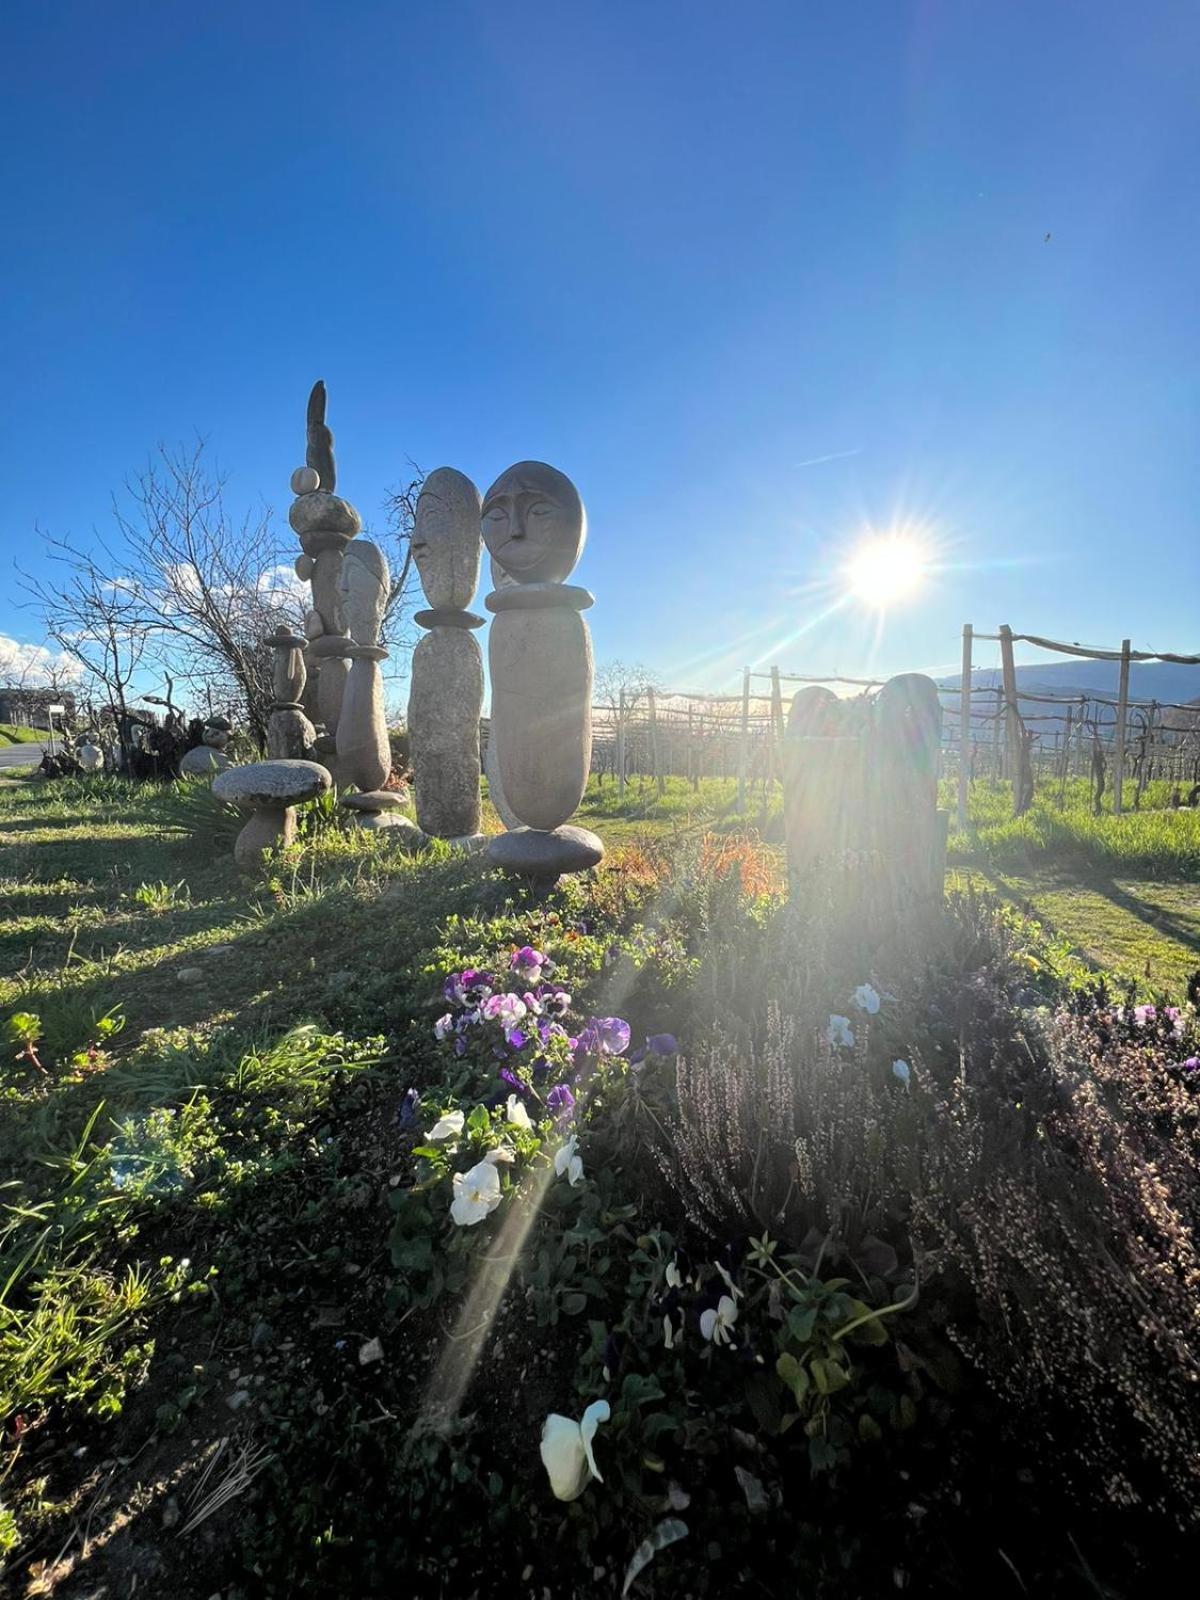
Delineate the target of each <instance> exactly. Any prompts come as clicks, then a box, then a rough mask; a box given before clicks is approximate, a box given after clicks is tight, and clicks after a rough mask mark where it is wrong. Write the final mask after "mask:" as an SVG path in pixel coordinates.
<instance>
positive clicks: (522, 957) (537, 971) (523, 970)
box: [509, 944, 546, 983]
mask: <svg viewBox="0 0 1200 1600" xmlns="http://www.w3.org/2000/svg"><path fill="white" fill-rule="evenodd" d="M545 961H546V958H545V956H544V955H543V954H542V952H541V951H540V950H535V949H534V948H533V946H532V945H531V944H527V945H523V946H522V947H521V949H520V950H516V951H514V952H513V958H512V961H511V962H510V963H509V965H510V966H511V967H512V970H513V972H514V974H515V975H516V976H517V977H518V978H521V979H522V980H523V981H524V982H525V983H536V982H537V980H538V978H539V977H540V976H541V972H542V967H543V965H544V964H545Z"/></svg>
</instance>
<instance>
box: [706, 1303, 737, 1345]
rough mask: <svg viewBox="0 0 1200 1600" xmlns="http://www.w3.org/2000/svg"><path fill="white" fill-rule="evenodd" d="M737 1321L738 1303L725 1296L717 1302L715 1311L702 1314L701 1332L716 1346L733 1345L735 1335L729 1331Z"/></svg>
mask: <svg viewBox="0 0 1200 1600" xmlns="http://www.w3.org/2000/svg"><path fill="white" fill-rule="evenodd" d="M737 1319H738V1308H737V1302H736V1301H735V1300H734V1299H733V1298H732V1296H731V1295H727V1294H723V1295H722V1296H721V1298H720V1299H719V1300H718V1301H717V1308H716V1310H715V1311H712V1310H709V1311H702V1312H701V1313H700V1332H701V1333H702V1334H703V1335H704V1337H705V1338H706V1339H711V1340H712V1342H713V1343H714V1344H732V1343H733V1334H732V1333H731V1332H730V1331H729V1330H730V1329H731V1328H732V1327H733V1325H734V1323H735V1322H736V1321H737Z"/></svg>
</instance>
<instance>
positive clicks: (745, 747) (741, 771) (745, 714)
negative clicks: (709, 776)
mask: <svg viewBox="0 0 1200 1600" xmlns="http://www.w3.org/2000/svg"><path fill="white" fill-rule="evenodd" d="M749 773H750V668H749V667H747V668H746V669H745V670H744V672H743V673H742V739H741V749H740V751H739V752H738V788H737V808H738V815H739V816H742V815H744V813H745V810H746V779H747V777H748V776H749Z"/></svg>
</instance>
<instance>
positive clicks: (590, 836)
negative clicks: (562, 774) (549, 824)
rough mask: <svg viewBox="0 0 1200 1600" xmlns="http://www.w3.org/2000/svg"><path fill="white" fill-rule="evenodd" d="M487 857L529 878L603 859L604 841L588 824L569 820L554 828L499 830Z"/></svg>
mask: <svg viewBox="0 0 1200 1600" xmlns="http://www.w3.org/2000/svg"><path fill="white" fill-rule="evenodd" d="M488 860H489V861H491V862H492V863H493V864H494V865H495V866H497V867H503V868H504V869H505V870H506V871H508V872H519V873H521V874H522V875H523V876H527V877H531V878H557V877H558V876H559V875H560V874H561V873H564V872H585V871H586V870H587V869H588V867H594V866H597V865H598V864H599V863H600V862H601V861H603V860H604V845H603V843H602V842H601V841H600V839H598V838H597V836H596V835H595V834H594V833H592V832H591V830H590V829H588V828H577V827H572V826H571V825H570V824H569V823H568V824H565V825H563V826H561V827H557V828H555V829H554V830H553V832H543V831H542V830H541V829H538V828H514V829H512V830H511V832H509V833H498V834H496V836H495V837H494V838H493V839H492V840H491V842H490V843H489V845H488Z"/></svg>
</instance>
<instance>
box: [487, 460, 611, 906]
mask: <svg viewBox="0 0 1200 1600" xmlns="http://www.w3.org/2000/svg"><path fill="white" fill-rule="evenodd" d="M586 537H587V518H586V515H585V513H584V509H583V502H582V501H581V500H580V498H579V491H578V490H577V489H576V488H575V485H574V484H573V483H572V482H571V480H570V479H569V478H568V477H566V476H565V475H564V474H563V473H561V472H559V471H557V470H556V469H555V468H554V467H550V466H547V465H546V464H545V462H541V461H522V462H519V463H518V464H517V465H516V466H513V467H509V469H508V470H507V472H504V473H502V474H501V475H500V477H499V478H497V480H496V482H495V483H494V484H493V485H492V487H491V488H490V489H489V490H488V492H487V494H486V495H485V496H484V500H483V538H484V542H485V544H486V545H487V547H488V552H489V554H490V555H491V556H492V557H493V560H494V562H495V564H496V565H497V566H498V567H499V568H500V570H501V572H502V573H504V574H505V575H506V576H507V577H510V578H511V579H513V583H512V584H511V585H501V586H498V587H497V588H496V589H495V590H493V592H492V593H491V594H489V595H488V597H487V600H486V601H485V604H486V606H487V608H488V610H489V611H491V612H492V613H493V614H494V616H495V621H494V622H493V623H492V628H491V636H490V638H489V641H488V661H489V666H490V669H491V678H492V727H493V729H494V731H495V736H496V745H497V762H498V765H499V770H500V778H501V782H502V785H503V791H504V798H505V800H506V802H507V805H508V807H509V808H510V810H511V811H512V813H513V815H514V816H515V817H516V818H517V819H518V820H519V821H520V822H521V823H523V824H524V826H523V827H520V828H517V829H515V830H513V831H511V832H509V833H502V834H498V835H497V836H496V838H494V839H493V840H492V841H491V843H490V844H489V846H488V857H489V859H490V860H491V861H493V862H494V863H495V864H496V865H497V866H500V867H505V868H507V869H508V870H510V871H513V872H519V873H522V874H524V875H526V876H529V877H532V878H534V879H535V880H539V881H542V882H546V881H553V880H554V879H555V878H557V877H558V875H559V874H560V873H563V872H579V871H582V870H583V869H584V868H586V867H591V866H595V864H596V863H597V862H598V861H600V860H602V859H603V856H604V846H603V844H602V843H601V842H600V840H599V839H598V838H597V837H596V835H595V834H594V833H591V832H589V831H588V830H587V829H586V828H577V827H569V826H566V823H567V819H568V818H569V817H570V816H571V815H572V814H573V813H574V811H575V809H576V807H577V806H578V805H579V802H580V800H581V799H582V798H583V791H584V789H585V788H586V786H587V779H588V771H589V768H590V766H591V755H592V713H591V703H592V644H591V636H590V634H589V633H588V627H587V623H586V622H584V620H583V617H582V616H581V615H580V613H581V612H583V611H585V610H586V609H587V608H588V607H589V606H591V605H592V603H593V597H592V595H591V594H589V592H588V591H587V590H586V589H581V588H578V587H576V586H575V585H574V584H567V583H565V582H564V579H566V578H567V577H569V576H570V574H571V572H572V570H573V569H574V566H575V563H576V562H577V561H578V559H579V554H580V551H581V550H582V549H583V544H584V540H585V539H586Z"/></svg>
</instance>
